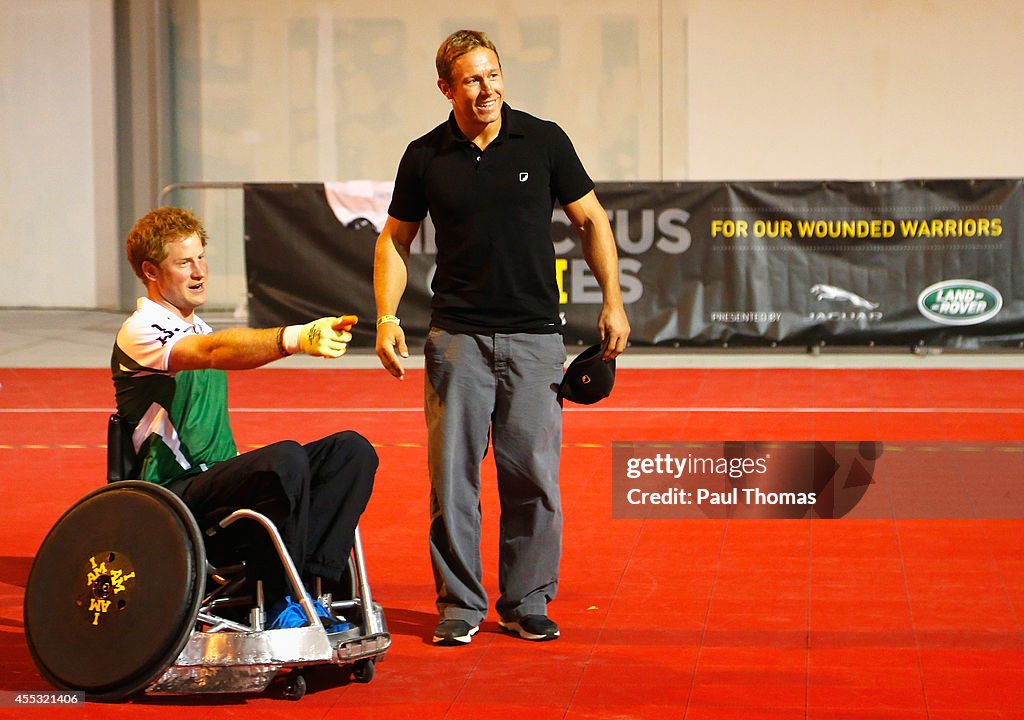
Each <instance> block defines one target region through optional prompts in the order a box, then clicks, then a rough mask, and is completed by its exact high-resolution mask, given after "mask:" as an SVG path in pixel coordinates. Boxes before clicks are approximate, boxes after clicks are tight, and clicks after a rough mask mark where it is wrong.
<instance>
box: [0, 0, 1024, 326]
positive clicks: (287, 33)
mask: <svg viewBox="0 0 1024 720" xmlns="http://www.w3.org/2000/svg"><path fill="white" fill-rule="evenodd" d="M111 5H112V0H0V18H2V24H0V219H2V221H0V257H2V258H3V260H2V263H3V270H4V273H3V275H4V282H3V284H2V285H0V306H79V307H94V306H98V305H107V304H110V302H111V297H112V295H111V292H112V290H111V288H110V287H109V286H110V285H111V283H113V282H114V281H113V278H116V277H117V268H118V264H119V263H121V262H122V260H121V253H120V243H121V239H120V238H117V237H114V236H115V235H116V230H115V229H114V228H115V209H114V204H113V202H114V195H113V192H112V183H113V177H112V176H113V167H114V163H113V155H112V153H113V148H112V146H111V145H110V142H111V138H112V137H113V132H114V130H113V103H112V102H111V95H112V92H113V90H112V88H113V85H112V82H113V81H112V72H111V71H110V67H111V64H112V62H111V55H112V50H111V47H112V40H113V38H112V29H111V24H112V23H111V21H110V15H111V10H110V8H111ZM169 7H170V8H171V12H172V17H173V18H174V19H175V20H176V21H177V22H178V23H179V24H178V25H177V26H176V27H175V30H174V31H175V32H176V33H179V34H182V33H187V34H188V35H189V37H188V38H182V37H179V38H178V41H177V42H175V43H174V44H173V45H172V47H176V48H179V49H184V50H183V54H181V55H179V56H178V57H177V58H176V59H175V66H174V74H175V87H176V91H177V92H178V96H177V102H178V105H177V111H178V112H179V116H178V117H177V118H167V119H165V122H167V123H172V124H173V126H174V127H177V128H179V135H178V137H177V138H176V147H175V148H174V150H173V152H172V154H173V156H174V158H175V167H177V168H178V171H177V172H178V174H179V175H180V176H177V177H167V178H162V179H161V180H162V184H163V183H170V182H175V181H197V180H199V181H201V180H207V181H209V180H251V181H302V180H314V181H315V180H325V179H339V180H340V179H352V178H368V179H385V180H387V179H391V178H392V176H393V174H394V170H395V166H396V164H397V162H398V158H399V157H400V155H401V153H402V151H403V149H404V147H405V144H406V143H407V142H408V141H409V140H410V139H412V138H413V137H415V136H417V135H419V134H421V133H423V132H425V131H426V130H428V129H429V128H430V127H432V126H433V125H435V124H436V123H437V122H439V121H440V120H441V119H442V118H443V117H444V115H445V113H446V112H447V106H446V104H445V103H444V100H443V98H442V96H441V94H440V93H439V92H438V91H437V89H436V88H435V85H434V81H435V75H434V71H433V56H434V52H435V50H436V48H437V45H438V43H439V42H440V40H441V39H442V38H443V37H444V35H445V34H447V33H448V32H450V31H451V30H453V29H456V28H458V27H464V26H471V27H479V28H481V29H485V30H487V31H488V32H489V33H490V34H491V35H492V36H493V37H494V39H495V41H496V42H497V43H498V46H499V49H500V51H501V54H502V60H503V64H504V69H505V75H506V90H507V98H508V100H509V101H510V103H512V104H513V105H516V106H519V107H521V108H522V109H525V110H528V111H530V112H533V113H535V114H537V115H541V116H543V117H548V118H551V119H554V120H557V121H558V122H559V123H560V124H562V125H563V127H565V128H566V130H567V131H568V132H569V134H570V135H571V136H572V137H573V140H574V142H575V144H576V146H577V148H578V150H579V152H580V155H581V157H582V158H583V159H584V162H585V163H586V165H587V167H588V169H589V170H590V171H591V174H592V175H593V176H594V177H595V179H597V180H715V179H723V180H728V179H771V180H776V179H777V180H785V179H801V178H803V179H806V178H829V179H833V178H834V179H894V178H907V177H982V176H1011V177H1019V176H1022V175H1024V133H1021V132H1020V130H1019V128H1020V127H1022V126H1024V92H1022V91H1021V90H1022V88H1024V45H1022V43H1021V42H1020V38H1021V37H1024V3H1020V2H1019V0H978V1H976V2H970V3H968V2H963V0H563V1H562V2H558V3H555V2H551V1H550V0H518V1H510V0H494V1H491V0H474V1H469V0H447V1H446V2H444V3H440V2H436V1H432V0H426V1H424V0H379V1H378V2H376V3H371V4H367V3H357V2H355V0H290V1H287V2H286V1H285V0H195V2H194V4H190V5H189V9H188V10H187V11H186V12H178V11H177V9H176V4H175V3H174V2H173V1H172V2H170V4H169ZM196 9H197V11H196ZM182 23H183V25H182ZM186 39H187V41H185V40H186ZM174 199H175V200H178V201H179V202H181V204H189V205H190V206H191V207H195V208H196V209H197V210H199V211H200V212H201V213H203V214H204V216H205V217H206V219H207V221H208V224H210V225H212V226H213V228H211V230H212V231H213V230H216V234H218V235H219V234H220V233H221V232H224V233H228V232H229V231H227V230H224V231H221V230H220V227H221V226H224V225H228V224H237V220H236V218H235V216H236V215H237V210H231V211H230V212H224V211H223V209H224V208H225V207H228V208H233V207H234V206H233V205H232V204H231V203H230V202H226V201H224V199H223V198H221V199H219V200H209V201H207V200H201V201H197V199H196V198H195V196H192V197H191V198H184V199H181V200H179V199H178V198H174ZM206 205H209V207H206ZM221 215H223V216H224V217H220V216H221ZM214 240H215V243H216V242H217V238H216V237H215V238H214ZM240 243H241V240H240V236H238V237H232V238H229V239H228V242H226V243H224V244H222V245H221V247H220V248H218V247H216V245H215V247H214V249H213V250H212V255H213V257H215V258H216V257H218V254H221V259H222V260H223V263H222V267H220V266H218V269H217V270H216V272H217V273H218V275H221V277H220V278H215V279H217V280H218V282H215V283H214V284H213V287H214V288H216V287H218V286H220V287H221V288H225V289H226V290H227V291H228V292H229V293H231V294H233V297H224V298H222V299H221V304H226V305H228V306H231V305H232V303H234V302H235V301H236V300H237V296H241V295H243V294H244V283H240V282H239V278H240V277H241V272H242V270H241V266H240V263H241V258H242V252H241V250H240ZM224 245H227V246H228V247H224ZM222 280H224V281H223V282H222Z"/></svg>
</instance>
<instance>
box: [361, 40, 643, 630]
mask: <svg viewBox="0 0 1024 720" xmlns="http://www.w3.org/2000/svg"><path fill="white" fill-rule="evenodd" d="M437 74H438V80H437V85H438V87H439V88H440V90H441V92H442V93H444V95H445V97H447V98H448V99H449V100H450V101H451V104H452V113H451V115H449V117H448V120H447V121H445V122H444V123H442V124H440V125H438V126H437V127H436V128H434V129H433V130H432V131H430V132H429V133H427V134H426V135H424V136H423V137H421V138H419V139H418V140H415V141H413V142H412V143H410V144H409V146H408V148H407V149H406V152H405V155H404V156H403V158H402V161H401V163H400V165H399V167H398V174H397V177H396V180H395V190H394V195H393V198H392V202H391V207H390V208H389V210H388V220H387V223H386V224H385V227H384V230H383V231H382V232H381V234H380V237H379V238H378V240H377V248H376V259H375V263H374V291H375V295H376V301H377V355H378V357H379V358H380V360H381V363H382V364H383V365H384V367H385V368H386V369H387V370H388V372H390V373H391V374H392V375H394V376H395V377H397V378H399V379H401V378H403V377H404V369H403V367H402V362H401V358H403V357H408V356H409V354H408V349H407V347H406V343H405V335H404V333H403V331H402V329H401V327H400V321H399V319H398V317H397V312H398V304H399V301H400V299H401V297H402V294H403V293H404V291H405V287H406V278H407V273H406V262H407V260H408V257H409V246H410V245H411V243H412V241H413V238H414V237H415V236H416V233H417V232H418V230H419V228H420V224H421V222H422V221H423V219H424V218H425V217H426V215H427V213H428V212H429V213H430V216H431V219H432V221H433V223H434V227H435V229H436V236H435V238H436V243H437V271H436V273H435V275H434V279H433V287H432V289H433V293H434V295H433V299H432V301H431V328H430V333H429V335H428V337H427V343H426V346H425V348H424V353H425V356H426V382H425V400H424V404H425V408H424V411H425V414H426V420H427V431H428V467H429V472H430V484H431V492H430V520H431V522H430V552H431V560H432V562H433V567H434V580H435V585H436V589H437V609H438V614H439V623H438V625H437V628H436V630H435V632H434V642H435V643H438V644H441V645H461V644H466V643H468V642H469V641H470V639H471V638H472V636H473V635H474V634H475V633H476V632H477V630H478V629H479V626H480V623H481V622H482V621H483V619H484V617H485V616H486V615H487V607H488V605H487V595H486V593H485V591H484V587H483V584H482V581H481V580H482V568H481V561H480V463H481V462H482V461H483V458H484V456H485V455H486V453H487V447H488V441H489V440H490V441H491V443H492V445H493V449H494V460H495V465H496V467H497V474H498V492H499V496H500V498H501V519H500V533H501V538H500V555H499V561H498V584H499V589H500V591H501V597H500V598H498V600H497V603H496V605H495V607H496V610H497V612H498V616H499V623H500V625H501V627H502V628H504V629H505V630H507V631H509V632H511V633H513V634H516V635H518V636H520V637H522V638H524V639H527V640H552V639H554V638H556V637H558V626H557V625H556V624H555V623H554V622H553V621H551V620H550V619H549V618H548V616H547V604H548V602H550V601H551V600H552V599H553V598H554V596H555V591H556V590H557V586H558V565H559V559H560V554H561V531H562V512H561V504H560V499H559V491H558V464H559V457H560V453H561V444H562V416H561V405H560V403H559V400H558V398H557V396H556V386H557V385H558V383H559V381H560V380H561V377H562V366H563V364H564V362H565V357H566V355H565V346H564V343H563V341H562V336H561V329H562V326H561V321H560V319H559V313H558V284H557V280H556V277H555V254H554V247H553V245H552V242H551V212H552V209H553V207H554V202H555V201H556V200H557V201H558V202H559V203H560V204H561V205H562V208H563V210H564V211H565V213H566V215H567V216H568V217H569V220H570V221H571V222H572V224H573V225H574V226H575V227H576V229H577V232H578V233H579V236H580V238H581V240H582V243H583V254H584V257H585V258H586V261H587V263H588V265H589V266H590V269H591V271H592V272H593V273H594V276H595V277H596V279H597V281H598V284H599V285H600V287H601V290H602V293H603V299H604V303H603V306H602V308H601V313H600V317H599V319H598V330H599V332H600V335H601V339H602V340H603V341H605V342H606V344H607V345H606V350H605V355H604V356H605V359H607V360H610V359H612V358H614V357H616V356H617V355H618V354H619V353H621V352H622V351H623V350H624V349H625V347H626V341H627V339H628V338H629V322H628V321H627V319H626V313H625V310H624V308H623V305H622V296H621V292H620V289H619V279H618V258H617V255H616V251H615V240H614V238H613V236H612V231H611V227H610V225H609V223H608V215H607V213H606V212H605V210H604V208H602V207H601V204H600V202H598V200H597V196H596V195H595V194H594V183H593V182H592V181H591V179H590V177H589V176H588V175H587V173H586V171H585V170H584V168H583V165H582V163H581V162H580V160H579V158H578V157H577V155H576V151H575V150H574V148H573V146H572V143H571V141H570V140H569V138H568V136H566V134H565V133H564V132H563V131H562V129H561V128H559V127H558V126H557V125H555V124H554V123H552V122H548V121H544V120H540V119H538V118H535V117H533V116H531V115H528V114H526V113H524V112H521V111H517V110H513V109H512V108H510V107H509V106H508V105H507V104H505V103H504V102H503V93H504V85H503V80H502V75H501V64H500V60H499V59H498V53H497V50H496V49H495V47H494V45H493V44H492V43H491V41H490V40H489V39H488V38H487V36H486V35H484V34H483V33H480V32H476V31H472V30H460V31H458V32H456V33H453V34H452V35H451V36H449V37H448V38H447V39H446V40H445V41H444V42H443V43H442V44H441V47H440V48H439V49H438V52H437Z"/></svg>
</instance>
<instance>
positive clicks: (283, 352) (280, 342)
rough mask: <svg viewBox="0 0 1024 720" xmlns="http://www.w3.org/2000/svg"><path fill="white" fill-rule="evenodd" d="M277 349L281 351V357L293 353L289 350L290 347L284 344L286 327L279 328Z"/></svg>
mask: <svg viewBox="0 0 1024 720" xmlns="http://www.w3.org/2000/svg"><path fill="white" fill-rule="evenodd" d="M277 351H278V352H279V353H281V357H287V356H288V355H291V353H290V352H288V348H286V347H285V346H284V328H283V327H280V328H278V329H277Z"/></svg>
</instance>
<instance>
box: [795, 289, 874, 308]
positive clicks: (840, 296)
mask: <svg viewBox="0 0 1024 720" xmlns="http://www.w3.org/2000/svg"><path fill="white" fill-rule="evenodd" d="M811 294H812V295H814V297H815V298H817V300H818V301H819V302H821V301H825V300H833V301H836V302H846V303H850V304H851V305H853V306H854V307H859V308H864V309H865V310H876V309H878V303H876V302H871V301H870V300H866V299H865V298H862V297H861V296H860V295H857V294H856V293H852V292H850V291H849V290H844V289H843V288H839V287H836V286H835V285H823V284H820V283H819V284H818V285H815V286H813V287H812V288H811Z"/></svg>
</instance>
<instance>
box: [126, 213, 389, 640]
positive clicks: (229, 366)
mask: <svg viewBox="0 0 1024 720" xmlns="http://www.w3.org/2000/svg"><path fill="white" fill-rule="evenodd" d="M206 244H207V233H206V230H205V229H204V228H203V225H202V224H201V223H200V221H199V220H198V219H196V218H195V217H194V216H193V215H192V214H191V213H189V212H188V211H186V210H182V209H179V208H173V207H162V208H158V209H156V210H153V211H152V212H150V213H148V214H147V215H145V216H144V217H143V218H142V219H140V220H139V221H138V222H137V223H136V224H135V226H134V227H133V228H132V230H131V232H130V233H129V234H128V239H127V244H126V250H127V255H128V260H129V262H130V263H131V266H132V269H133V270H134V271H135V274H136V275H137V276H138V277H139V279H140V280H141V281H142V282H143V284H144V285H145V286H146V296H145V297H141V298H139V300H138V304H137V309H136V311H135V312H134V314H132V315H131V317H129V318H128V319H127V320H126V321H125V323H124V324H123V325H122V326H121V329H120V331H119V332H118V334H117V340H116V342H115V344H114V348H113V355H112V357H111V372H112V374H113V381H114V388H115V393H116V399H117V410H118V414H119V415H120V416H121V419H122V422H124V423H126V424H127V426H128V429H129V430H130V432H131V445H132V448H133V449H134V451H135V453H136V456H137V465H136V467H135V468H134V473H133V474H132V477H133V478H138V479H140V480H144V481H148V482H152V483H157V484H160V485H163V486H165V487H166V488H168V489H169V490H170V491H172V492H173V493H174V494H176V495H177V496H178V497H180V498H181V499H182V500H183V501H184V503H185V505H187V506H188V508H189V509H190V510H191V512H192V514H193V515H194V516H195V519H196V521H197V523H198V525H199V527H200V528H201V529H202V530H204V531H206V530H209V529H211V528H214V527H215V526H216V525H217V524H218V523H219V522H220V521H221V520H222V519H223V518H224V517H226V516H227V515H229V514H230V513H232V512H233V511H234V510H236V509H239V508H248V509H251V510H255V511H257V512H259V513H262V514H264V515H266V516H267V517H268V518H269V519H270V520H272V521H273V523H274V524H275V525H276V526H277V528H278V530H279V531H280V533H281V536H282V539H283V540H284V544H285V547H286V548H287V551H288V553H289V555H290V556H291V558H292V560H293V561H294V563H295V566H296V569H297V570H298V571H299V573H300V575H301V576H302V578H303V580H305V581H307V582H311V581H312V578H314V577H319V578H322V579H323V580H324V581H325V582H326V583H328V586H330V584H331V583H340V582H341V580H342V577H343V575H344V574H345V572H346V569H347V562H348V558H349V554H350V551H351V548H352V543H353V535H354V533H355V530H356V526H357V524H358V522H359V517H360V515H361V514H362V512H363V510H364V509H365V507H366V504H367V501H368V500H369V498H370V492H371V490H372V487H373V479H374V473H375V472H376V469H377V462H378V461H377V454H376V452H375V451H374V449H373V447H372V446H371V445H370V443H369V442H367V440H366V439H365V438H363V437H362V436H361V435H359V434H358V433H356V432H353V431H343V432H338V433H335V434H332V435H329V436H327V437H325V438H322V439H320V440H317V441H315V442H311V443H308V444H305V445H302V444H299V443H298V442H294V441H290V440H286V441H281V442H276V443H273V444H271V445H267V446H265V447H262V448H259V449H256V450H252V451H249V452H245V453H241V454H239V453H238V450H237V448H236V445H235V441H234V438H233V435H232V432H231V427H230V424H229V418H228V408H227V379H226V373H225V371H226V370H244V369H250V368H257V367H260V366H263V365H266V364H267V363H270V362H272V361H274V360H278V359H280V358H282V357H285V356H287V355H291V354H293V353H297V352H302V353H305V354H307V355H313V356H319V357H329V358H336V357H340V356H341V355H343V354H345V350H346V347H347V344H348V342H349V341H350V340H351V339H352V336H351V334H350V333H349V330H350V329H351V327H352V326H353V325H354V324H355V323H356V322H357V318H356V317H354V316H350V315H348V316H343V317H324V318H319V319H317V320H313V321H312V322H310V323H308V324H306V325H292V326H288V327H279V328H269V329H254V328H244V327H240V328H231V329H225V330H219V331H216V332H214V331H213V330H212V328H211V327H210V326H209V325H207V324H206V323H205V322H204V321H203V320H202V319H201V318H200V317H199V316H198V315H197V314H196V308H198V307H199V306H200V305H202V304H203V303H204V302H205V301H206V283H207V282H208V280H209V273H208V271H207V265H206V255H205V252H206ZM207 553H208V556H209V558H210V560H211V561H212V562H213V563H214V564H217V563H221V562H228V563H237V562H238V561H239V559H240V558H241V559H242V560H244V561H245V563H246V565H247V566H248V567H251V568H252V572H251V574H252V575H253V576H254V577H258V578H260V579H261V580H262V582H263V589H264V593H265V596H266V599H267V607H268V608H269V609H271V610H273V608H274V606H275V601H281V600H282V599H283V597H284V596H285V595H289V594H294V593H293V591H292V590H291V589H290V587H289V585H288V583H287V578H286V576H285V573H284V571H283V569H282V567H281V563H280V561H279V559H278V558H277V555H276V552H275V551H274V549H273V546H272V544H271V543H270V540H269V538H268V537H267V535H266V533H265V532H262V531H261V528H258V527H256V525H255V523H252V522H248V521H247V522H238V523H235V524H233V525H231V526H230V527H228V528H226V529H224V530H220V531H219V532H218V533H217V534H216V535H215V536H214V537H213V538H212V539H210V540H209V541H208V542H207ZM277 604H278V605H279V604H280V603H279V602H277ZM268 620H270V621H272V620H273V618H268ZM325 623H326V621H325Z"/></svg>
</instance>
